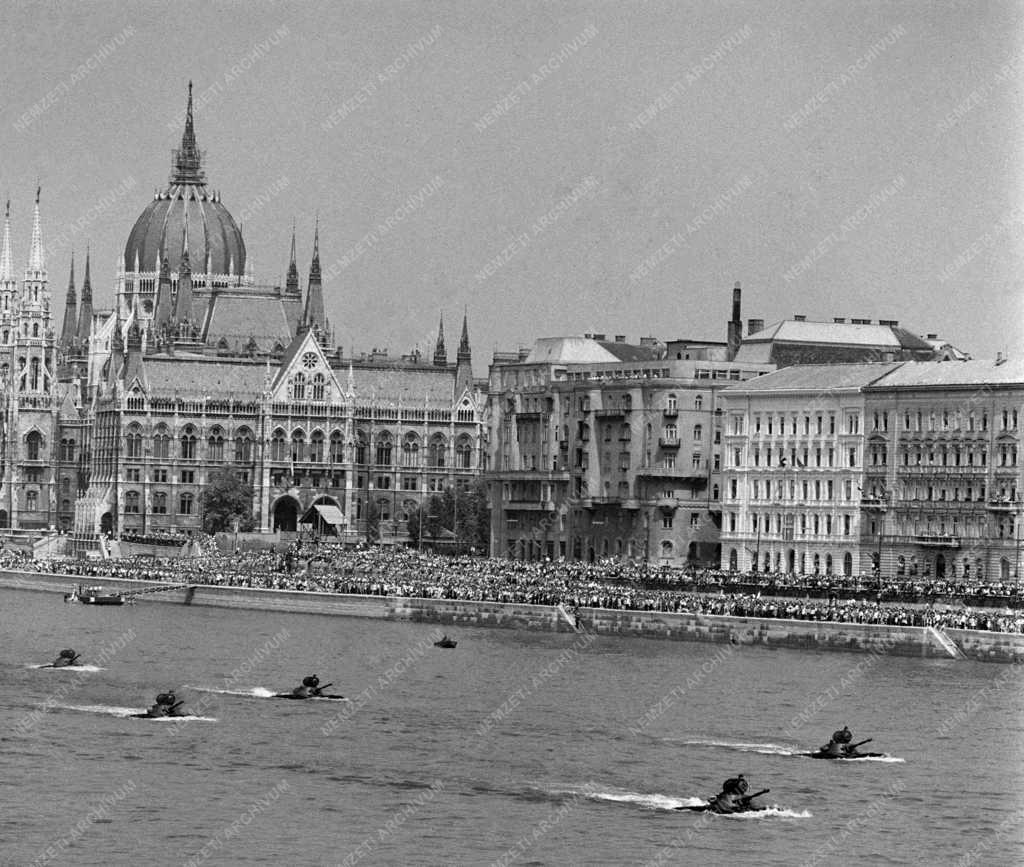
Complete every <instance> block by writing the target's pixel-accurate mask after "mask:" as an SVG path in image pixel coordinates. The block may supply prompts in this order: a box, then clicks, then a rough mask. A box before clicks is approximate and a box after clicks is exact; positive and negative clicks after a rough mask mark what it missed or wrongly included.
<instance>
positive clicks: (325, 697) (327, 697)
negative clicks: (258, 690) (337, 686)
mask: <svg viewBox="0 0 1024 867" xmlns="http://www.w3.org/2000/svg"><path fill="white" fill-rule="evenodd" d="M271 697H272V698H289V699H292V700H293V701H345V700H346V699H345V696H343V695H337V694H335V693H321V694H320V695H295V694H294V693H290V692H277V693H274V695H273V696H271Z"/></svg>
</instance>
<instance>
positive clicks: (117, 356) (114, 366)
mask: <svg viewBox="0 0 1024 867" xmlns="http://www.w3.org/2000/svg"><path fill="white" fill-rule="evenodd" d="M123 367H124V335H123V334H122V333H121V320H120V319H118V320H117V321H116V322H115V323H114V333H113V334H111V335H110V368H109V369H108V370H107V384H108V385H113V384H114V383H116V382H117V381H118V380H119V379H120V378H121V369H122V368H123Z"/></svg>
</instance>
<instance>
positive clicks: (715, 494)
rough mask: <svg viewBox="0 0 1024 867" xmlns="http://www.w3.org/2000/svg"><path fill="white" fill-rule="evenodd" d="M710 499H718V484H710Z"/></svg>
mask: <svg viewBox="0 0 1024 867" xmlns="http://www.w3.org/2000/svg"><path fill="white" fill-rule="evenodd" d="M711 499H712V500H717V499H718V485H712V486H711Z"/></svg>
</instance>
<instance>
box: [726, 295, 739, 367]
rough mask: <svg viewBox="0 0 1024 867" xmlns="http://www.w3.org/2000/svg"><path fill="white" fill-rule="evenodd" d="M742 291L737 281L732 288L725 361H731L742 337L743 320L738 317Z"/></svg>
mask: <svg viewBox="0 0 1024 867" xmlns="http://www.w3.org/2000/svg"><path fill="white" fill-rule="evenodd" d="M741 295H742V291H741V289H740V284H739V281H738V280H737V281H736V285H735V286H733V288H732V319H731V320H729V325H728V328H727V330H726V351H725V359H726V361H732V360H733V359H734V358H735V357H736V353H737V352H739V350H740V341H741V340H742V339H743V320H742V319H741V318H740V297H741Z"/></svg>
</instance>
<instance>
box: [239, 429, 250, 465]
mask: <svg viewBox="0 0 1024 867" xmlns="http://www.w3.org/2000/svg"><path fill="white" fill-rule="evenodd" d="M251 460H252V431H251V430H249V428H247V427H242V428H239V429H238V431H237V432H236V433H235V463H236V464H247V463H249V462H250V461H251Z"/></svg>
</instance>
